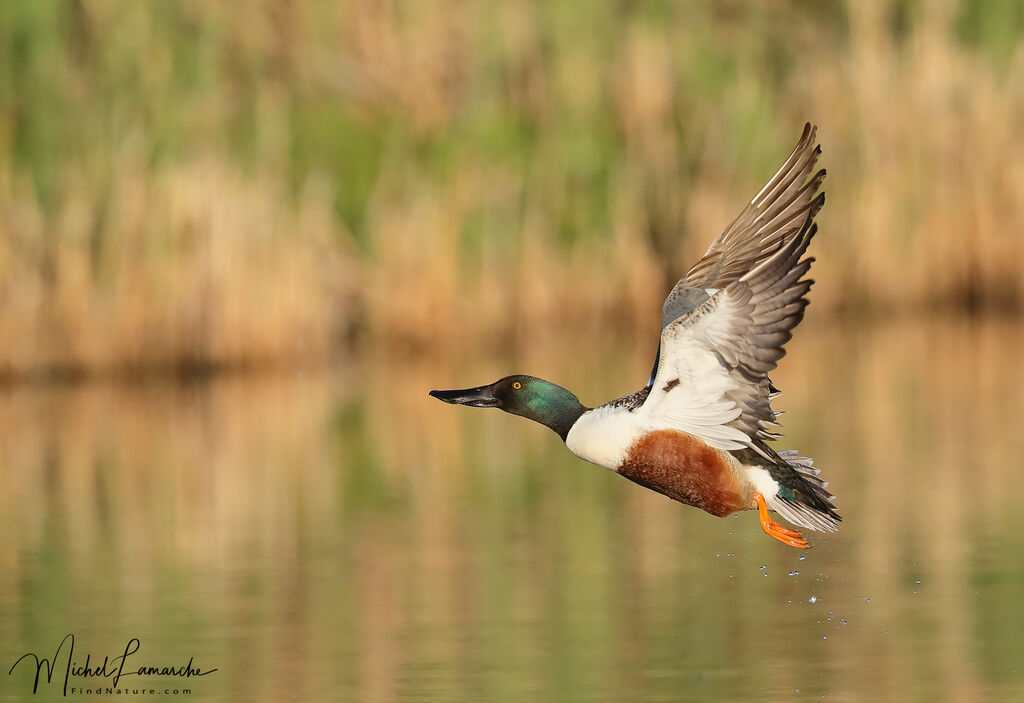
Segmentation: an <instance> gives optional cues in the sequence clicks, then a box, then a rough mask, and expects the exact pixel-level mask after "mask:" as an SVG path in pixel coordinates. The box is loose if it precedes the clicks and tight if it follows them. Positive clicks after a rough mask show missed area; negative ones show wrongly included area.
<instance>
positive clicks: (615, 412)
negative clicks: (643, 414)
mask: <svg viewBox="0 0 1024 703" xmlns="http://www.w3.org/2000/svg"><path fill="white" fill-rule="evenodd" d="M642 434H643V429H642V420H641V418H640V417H639V416H638V414H636V413H631V412H630V411H629V410H627V409H626V408H625V407H618V408H615V407H600V408H594V409H593V410H588V411H587V412H585V413H583V415H581V416H580V418H579V419H578V420H577V421H576V424H575V425H573V426H572V429H571V430H569V434H568V435H567V436H566V438H565V446H567V447H568V448H569V451H571V452H572V453H573V454H575V455H576V456H578V457H579V458H581V459H584V460H586V461H589V462H591V463H593V464H597V465H598V466H603V467H604V468H606V469H612V470H615V469H618V468H619V466H621V465H622V461H623V460H624V459H625V458H626V453H627V451H628V450H629V448H630V446H632V444H633V442H635V441H636V440H637V438H638V437H640V436H641V435H642Z"/></svg>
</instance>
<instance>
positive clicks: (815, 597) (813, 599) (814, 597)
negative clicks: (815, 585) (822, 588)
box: [807, 596, 818, 603]
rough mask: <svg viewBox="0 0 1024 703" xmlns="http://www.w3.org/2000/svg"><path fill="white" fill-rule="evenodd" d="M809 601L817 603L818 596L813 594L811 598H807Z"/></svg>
mask: <svg viewBox="0 0 1024 703" xmlns="http://www.w3.org/2000/svg"><path fill="white" fill-rule="evenodd" d="M807 602H808V603H817V602H818V596H811V597H810V598H808V599H807Z"/></svg>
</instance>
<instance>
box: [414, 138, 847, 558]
mask: <svg viewBox="0 0 1024 703" xmlns="http://www.w3.org/2000/svg"><path fill="white" fill-rule="evenodd" d="M815 134H816V128H815V127H812V126H811V125H810V124H807V125H806V126H805V127H804V131H803V135H802V136H801V138H800V141H799V143H798V144H797V146H796V148H795V149H794V150H793V153H792V154H790V156H789V158H788V159H786V162H785V163H784V164H783V165H782V167H781V168H780V169H779V170H778V172H777V173H776V174H775V175H774V176H772V178H771V180H769V181H768V184H767V185H765V187H764V188H762V189H761V191H760V192H759V193H758V194H757V195H756V196H754V199H753V200H751V201H750V203H749V204H748V205H747V206H746V207H745V208H744V209H743V212H741V213H740V214H739V217H737V218H736V219H735V220H734V221H733V222H732V224H730V225H729V226H728V227H726V228H725V231H724V232H722V233H721V234H720V235H719V236H718V238H717V239H715V241H714V242H713V243H712V244H711V247H710V248H709V249H708V250H707V253H705V254H704V257H703V258H702V259H701V260H700V261H698V262H697V264H696V265H695V266H694V267H693V268H691V269H690V270H689V271H688V272H687V273H686V275H685V276H683V278H682V279H681V280H680V281H679V282H678V283H677V284H676V285H675V287H674V288H673V289H672V291H671V292H670V293H669V295H668V297H667V298H666V299H665V303H664V306H663V308H662V322H661V340H660V343H659V345H658V353H657V356H656V359H655V362H654V369H653V371H652V372H651V376H650V379H649V380H648V381H647V385H646V386H645V387H643V388H641V389H640V390H639V391H637V392H636V393H633V394H632V395H628V396H626V397H624V398H619V399H617V400H613V401H610V402H608V403H605V404H604V405H598V406H597V407H594V408H588V407H586V406H584V405H583V404H582V403H580V401H579V399H578V398H577V397H576V396H575V395H573V394H572V393H571V392H569V391H568V390H566V389H565V388H562V387H561V386H558V385H556V384H554V383H551V382H550V381H545V380H543V379H540V378H535V377H533V376H524V375H516V376H506V377H505V378H502V379H500V380H498V381H495V382H494V383H492V384H490V385H487V386H478V387H476V388H466V389H462V390H443V391H442V390H435V391H431V392H430V395H432V396H434V397H435V398H438V399H439V400H443V401H444V402H446V403H457V404H459V405H469V406H473V407H478V408H500V409H502V410H504V411H505V412H508V413H512V414H513V415H521V416H523V417H526V418H529V419H531V420H534V421H536V422H539V423H541V424H543V425H546V426H548V427H550V428H551V429H552V430H554V431H555V432H556V433H557V434H558V436H559V437H561V438H562V441H563V442H565V445H566V446H567V447H568V448H569V450H570V451H572V452H573V453H574V454H575V455H576V456H578V457H580V458H581V459H584V460H586V461H589V462H592V463H594V464H597V465H598V466H602V467H605V468H608V469H612V470H613V471H615V472H616V473H618V474H620V475H622V476H624V477H626V478H628V479H629V480H631V481H634V482H636V483H638V484H640V485H641V486H645V487H647V488H650V489H651V490H654V491H657V492H658V493H661V494H663V495H666V496H668V497H669V498H672V499H673V500H677V501H679V502H681V503H685V504H687V505H692V506H694V507H697V508H701V509H702V510H705V511H707V512H709V513H711V514H712V515H717V516H719V517H725V516H726V515H730V514H732V513H735V512H737V511H740V510H754V509H756V510H757V511H758V513H759V516H760V521H761V527H762V529H763V530H764V531H765V532H766V533H767V534H768V535H769V536H771V537H774V538H775V539H777V540H779V541H780V542H783V543H785V544H788V545H790V546H793V547H799V548H802V549H805V548H807V547H809V546H810V545H809V544H808V542H807V540H806V539H805V538H804V536H803V535H802V534H801V533H800V532H799V531H797V530H792V529H789V528H787V527H783V526H782V525H780V524H779V523H778V522H776V521H775V520H774V519H772V517H771V515H770V513H769V510H772V511H774V512H775V513H777V514H778V515H779V516H781V517H783V518H785V519H786V520H788V521H789V522H791V523H793V524H794V525H797V526H799V527H803V528H808V529H811V530H819V531H825V532H834V531H835V530H836V528H837V526H838V523H839V522H840V520H841V519H842V518H840V517H839V515H838V513H837V512H836V509H835V506H833V504H832V499H833V498H834V496H833V495H832V494H831V493H829V492H828V491H827V490H826V485H827V484H826V483H825V482H824V481H823V480H822V479H821V478H820V477H819V471H818V469H817V468H815V467H814V465H813V463H812V461H811V459H808V458H806V457H802V456H799V455H798V454H797V452H796V451H793V450H785V451H777V450H775V449H773V448H772V447H771V446H770V445H769V442H771V441H773V440H774V439H775V438H776V437H778V435H777V434H775V433H773V432H772V431H771V430H770V429H769V428H770V427H772V426H774V425H776V424H777V423H776V421H775V420H776V413H775V412H774V411H773V410H772V403H771V400H772V398H773V397H774V396H775V395H777V394H778V392H779V391H778V389H777V388H775V386H773V385H772V382H771V380H770V379H769V378H768V374H769V372H771V371H772V370H773V369H774V368H775V366H776V365H777V364H778V361H779V359H781V358H782V356H783V355H784V354H785V350H784V349H783V345H785V343H786V342H788V341H789V340H790V338H791V337H792V331H793V328H794V327H796V326H797V324H799V322H800V320H801V319H802V318H803V315H804V308H805V307H806V306H807V302H808V301H807V297H806V296H807V292H808V290H810V287H811V284H812V283H813V281H811V280H809V279H806V278H804V275H805V274H806V273H807V271H808V269H809V268H810V266H811V262H812V261H813V260H814V259H813V258H810V257H807V258H801V257H803V256H804V253H805V252H806V251H807V246H808V245H809V244H810V243H811V239H812V238H813V237H814V234H815V232H816V231H817V225H816V224H815V222H814V217H815V215H817V213H818V211H819V210H820V209H821V207H822V205H824V203H825V194H824V193H823V192H819V189H820V188H821V184H822V182H823V181H824V179H825V170H824V169H822V170H820V171H817V172H814V165H815V163H816V162H817V160H818V156H819V155H820V154H821V148H820V147H819V146H817V145H816V143H815Z"/></svg>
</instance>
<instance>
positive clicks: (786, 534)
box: [754, 493, 811, 549]
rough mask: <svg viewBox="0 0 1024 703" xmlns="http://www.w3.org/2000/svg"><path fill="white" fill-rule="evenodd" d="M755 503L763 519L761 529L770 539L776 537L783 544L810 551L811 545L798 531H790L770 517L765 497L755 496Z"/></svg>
mask: <svg viewBox="0 0 1024 703" xmlns="http://www.w3.org/2000/svg"><path fill="white" fill-rule="evenodd" d="M754 502H755V503H756V504H757V513H758V515H759V516H760V517H761V529H762V530H764V531H765V534H766V535H768V536H769V537H774V538H775V539H777V540H779V541H780V542H782V543H783V544H788V545H789V546H790V547H797V548H799V549H809V548H810V546H811V545H810V544H808V543H807V540H806V539H804V536H803V535H802V534H800V533H799V532H797V531H796V530H790V529H787V528H785V527H783V526H782V525H780V524H779V523H777V522H775V521H774V520H772V519H771V517H770V516H769V515H768V505H767V504H766V503H765V502H764V496H763V495H761V494H760V493H755V494H754Z"/></svg>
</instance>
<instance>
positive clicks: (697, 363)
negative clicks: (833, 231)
mask: <svg viewBox="0 0 1024 703" xmlns="http://www.w3.org/2000/svg"><path fill="white" fill-rule="evenodd" d="M824 200H825V195H824V193H822V194H820V195H818V197H816V198H815V199H814V200H813V201H812V203H811V204H810V205H811V206H810V207H809V208H808V209H807V210H806V213H805V215H804V222H803V226H802V227H801V228H800V229H799V230H798V232H797V234H796V236H794V237H792V238H791V239H790V240H789V241H788V242H786V243H785V244H784V245H782V246H781V247H777V248H776V251H775V252H774V253H773V254H771V255H770V256H768V257H767V258H766V259H765V260H763V261H762V262H761V263H759V264H758V265H757V266H755V267H754V268H753V269H752V270H750V271H749V272H747V273H746V274H745V275H744V276H743V277H741V278H739V279H738V280H735V281H733V282H732V283H730V284H729V285H728V286H727V287H726V288H724V289H722V290H719V291H717V292H715V293H713V294H712V295H711V296H710V297H709V298H708V300H706V301H705V302H704V303H702V304H701V305H699V306H698V307H697V308H695V309H694V310H692V311H691V312H690V313H688V314H687V315H685V316H683V317H681V318H679V319H677V320H675V321H674V322H672V323H671V324H669V325H668V326H667V327H665V329H664V330H662V333H661V352H660V355H659V362H658V372H657V374H656V376H655V379H654V383H653V385H652V387H651V390H650V393H649V395H648V396H647V400H646V401H645V402H644V405H643V406H642V410H643V412H644V413H645V414H646V415H647V417H648V420H649V422H650V423H651V424H652V425H654V426H658V427H665V428H674V429H680V430H683V431H685V432H689V433H690V434H695V435H697V436H699V437H701V438H703V439H704V440H705V441H706V442H707V443H708V444H710V445H712V446H715V447H718V448H719V449H725V450H735V449H741V448H743V447H750V448H752V449H754V450H755V451H758V452H763V450H762V449H761V448H760V447H758V446H757V445H758V444H760V442H759V441H758V440H761V441H763V440H769V439H771V438H772V437H773V436H774V435H773V434H772V433H771V432H769V431H768V429H767V428H768V425H770V424H773V423H774V421H775V413H774V411H773V410H772V407H771V397H772V395H773V394H774V392H775V389H774V388H773V387H772V385H771V381H769V380H768V372H770V371H771V370H772V369H774V368H775V366H776V365H777V364H778V361H779V359H781V358H782V357H783V356H784V355H785V353H786V352H785V350H784V349H783V345H784V344H785V343H786V342H788V341H789V340H790V339H791V338H792V336H793V335H792V330H793V328H794V327H796V325H797V324H798V323H799V322H800V320H801V319H803V314H804V308H805V307H806V306H807V299H806V297H805V295H806V294H807V291H808V290H810V287H811V284H812V283H813V281H810V280H801V277H802V276H803V275H804V274H805V273H807V271H808V269H809V268H810V266H811V262H812V261H813V259H811V258H807V259H804V260H802V261H801V260H800V257H801V256H803V255H804V252H806V251H807V246H808V244H810V242H811V239H812V238H813V237H814V234H815V232H816V231H817V225H815V224H814V223H813V221H812V218H813V213H816V212H817V211H818V210H819V209H820V208H821V206H822V204H824Z"/></svg>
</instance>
